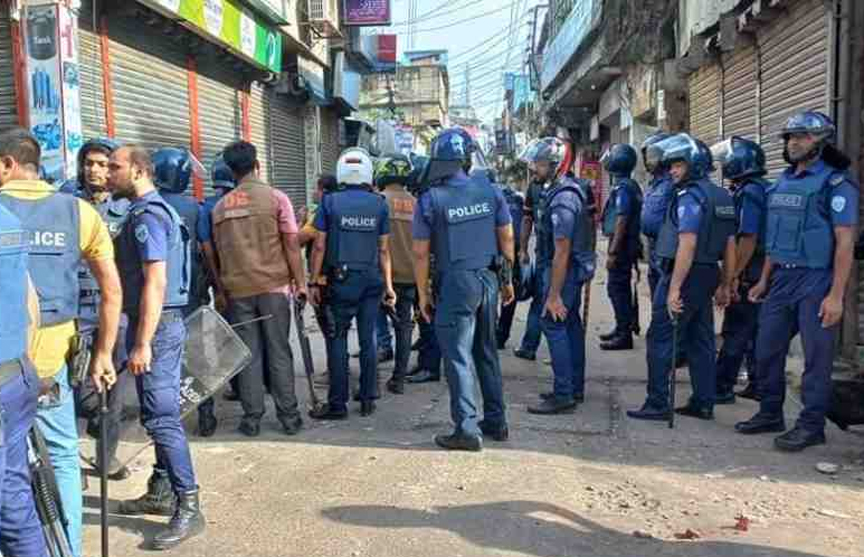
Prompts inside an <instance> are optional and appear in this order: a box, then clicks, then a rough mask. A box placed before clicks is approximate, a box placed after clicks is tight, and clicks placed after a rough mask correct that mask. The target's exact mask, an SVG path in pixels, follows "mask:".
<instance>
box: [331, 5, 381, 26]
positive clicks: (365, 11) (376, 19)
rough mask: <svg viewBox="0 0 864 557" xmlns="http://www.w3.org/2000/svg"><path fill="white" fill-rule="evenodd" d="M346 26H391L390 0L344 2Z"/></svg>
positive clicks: (344, 22)
mask: <svg viewBox="0 0 864 557" xmlns="http://www.w3.org/2000/svg"><path fill="white" fill-rule="evenodd" d="M343 2H344V5H343V8H344V10H343V12H342V13H344V14H345V19H344V21H343V24H344V25H348V26H355V27H364V26H378V25H390V23H391V13H392V12H391V10H390V0H343Z"/></svg>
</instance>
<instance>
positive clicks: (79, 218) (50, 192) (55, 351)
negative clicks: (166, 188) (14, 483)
mask: <svg viewBox="0 0 864 557" xmlns="http://www.w3.org/2000/svg"><path fill="white" fill-rule="evenodd" d="M40 156H41V149H40V147H39V144H38V142H37V141H36V139H35V138H34V137H33V136H32V135H31V134H30V133H29V132H27V131H26V130H23V129H12V130H9V131H7V132H4V133H2V134H0V204H2V205H3V206H4V207H5V208H6V209H8V210H9V211H10V212H12V213H13V214H15V215H16V216H17V217H18V218H19V219H20V221H21V224H22V226H23V228H24V230H25V232H26V233H27V234H28V235H29V237H30V258H29V263H28V270H29V271H30V277H31V280H32V281H33V282H34V284H35V287H36V291H37V293H38V297H39V309H40V327H39V329H38V330H37V331H36V333H35V336H34V339H33V348H32V352H31V354H32V359H33V364H34V365H35V367H36V372H37V374H38V375H39V378H40V398H39V404H38V408H37V412H36V422H37V424H38V425H39V428H40V429H41V430H42V433H43V434H44V436H45V440H46V442H47V445H48V451H49V453H50V456H51V462H52V464H53V465H54V471H55V474H56V476H57V484H58V488H59V490H60V498H61V500H62V503H63V511H64V513H65V515H66V517H65V518H66V520H67V535H68V537H69V542H70V545H71V547H72V551H73V553H74V554H75V557H80V555H81V518H82V494H81V471H80V465H79V462H78V432H77V428H76V424H75V407H74V401H73V396H72V389H71V387H70V385H69V372H68V368H67V365H66V359H67V356H68V354H69V351H70V347H71V344H72V340H73V338H74V336H75V321H74V320H75V317H76V316H77V312H78V296H79V291H80V288H79V285H78V268H79V265H80V263H81V260H82V259H83V260H86V261H87V263H88V264H89V266H90V269H91V270H92V272H93V275H94V276H95V278H96V281H97V282H98V284H99V287H100V290H101V292H102V305H101V307H100V311H99V331H100V334H99V338H98V339H97V342H96V347H95V350H94V353H93V362H92V367H91V375H92V377H93V381H94V383H95V384H96V385H98V388H100V389H101V388H106V387H110V385H112V384H113V382H114V378H115V370H114V364H113V361H112V360H113V359H112V353H113V350H114V343H115V341H116V337H117V327H118V323H119V321H120V305H121V296H122V295H121V291H120V278H119V276H118V273H117V267H116V266H115V264H114V246H113V243H112V241H111V236H110V235H109V233H108V228H107V226H106V225H105V223H104V222H103V221H102V219H101V217H100V216H99V214H98V213H97V212H96V210H95V209H93V208H92V207H91V206H90V205H88V204H87V203H86V202H85V201H82V200H80V199H76V198H74V197H72V196H69V195H66V194H61V193H58V192H57V190H55V189H54V188H53V187H52V186H50V185H48V184H47V183H45V182H43V181H40V180H39V179H38V172H39V164H40Z"/></svg>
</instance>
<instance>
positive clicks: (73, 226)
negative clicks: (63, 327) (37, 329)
mask: <svg viewBox="0 0 864 557" xmlns="http://www.w3.org/2000/svg"><path fill="white" fill-rule="evenodd" d="M0 203H2V204H3V205H5V206H6V208H7V209H9V210H10V211H11V212H12V213H14V214H15V215H16V216H17V217H18V219H19V220H20V221H21V223H22V224H23V225H24V229H25V230H26V231H27V233H28V234H29V236H30V264H29V271H30V278H31V280H32V281H33V284H34V285H35V287H36V292H37V293H38V294H39V313H40V325H41V326H42V327H45V326H49V325H56V324H57V323H63V322H65V321H69V320H71V319H75V317H77V316H78V298H79V294H80V286H79V284H78V268H79V266H80V264H81V242H80V240H79V236H80V230H81V228H80V215H79V213H78V203H79V201H78V199H76V198H74V197H72V196H71V195H67V194H64V193H57V192H52V193H51V194H50V195H48V196H47V197H43V198H40V199H20V198H17V197H13V196H11V195H0Z"/></svg>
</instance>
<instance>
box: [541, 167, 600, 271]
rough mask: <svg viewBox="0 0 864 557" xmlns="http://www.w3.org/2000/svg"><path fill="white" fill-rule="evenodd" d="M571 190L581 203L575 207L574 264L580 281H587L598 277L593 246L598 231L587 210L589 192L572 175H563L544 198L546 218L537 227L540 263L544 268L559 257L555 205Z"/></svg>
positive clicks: (572, 251)
mask: <svg viewBox="0 0 864 557" xmlns="http://www.w3.org/2000/svg"><path fill="white" fill-rule="evenodd" d="M565 191H569V192H573V193H575V194H576V197H577V199H578V200H579V201H578V205H577V206H576V207H571V210H572V211H573V213H574V214H575V215H576V222H575V226H574V231H575V237H574V238H573V239H572V243H571V247H570V250H571V258H570V261H571V265H572V266H573V269H574V273H575V278H576V281H577V282H585V281H587V280H590V279H591V278H592V277H593V276H594V271H595V270H596V264H597V254H596V253H595V252H594V250H593V248H592V242H591V238H592V234H593V233H594V227H593V222H592V220H591V217H590V215H589V214H588V210H587V208H586V207H587V203H588V200H587V199H586V196H585V192H584V191H583V190H582V188H580V187H579V186H578V185H577V183H576V182H574V181H573V180H571V179H569V178H562V179H561V180H559V181H558V182H557V183H556V184H555V185H554V186H553V187H552V189H550V190H548V191H547V192H546V196H545V199H544V201H543V218H542V220H541V221H540V223H539V225H538V228H537V264H538V266H540V267H548V266H550V265H551V264H552V259H553V258H554V257H555V231H554V229H553V223H552V208H553V207H554V202H555V198H556V197H558V196H559V195H560V194H561V193H562V192H565Z"/></svg>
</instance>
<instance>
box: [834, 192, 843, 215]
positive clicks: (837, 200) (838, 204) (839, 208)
mask: <svg viewBox="0 0 864 557" xmlns="http://www.w3.org/2000/svg"><path fill="white" fill-rule="evenodd" d="M845 208H846V198H845V197H843V196H842V195H835V196H834V197H833V198H831V209H832V210H833V211H834V212H835V213H842V212H843V209H845Z"/></svg>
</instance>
